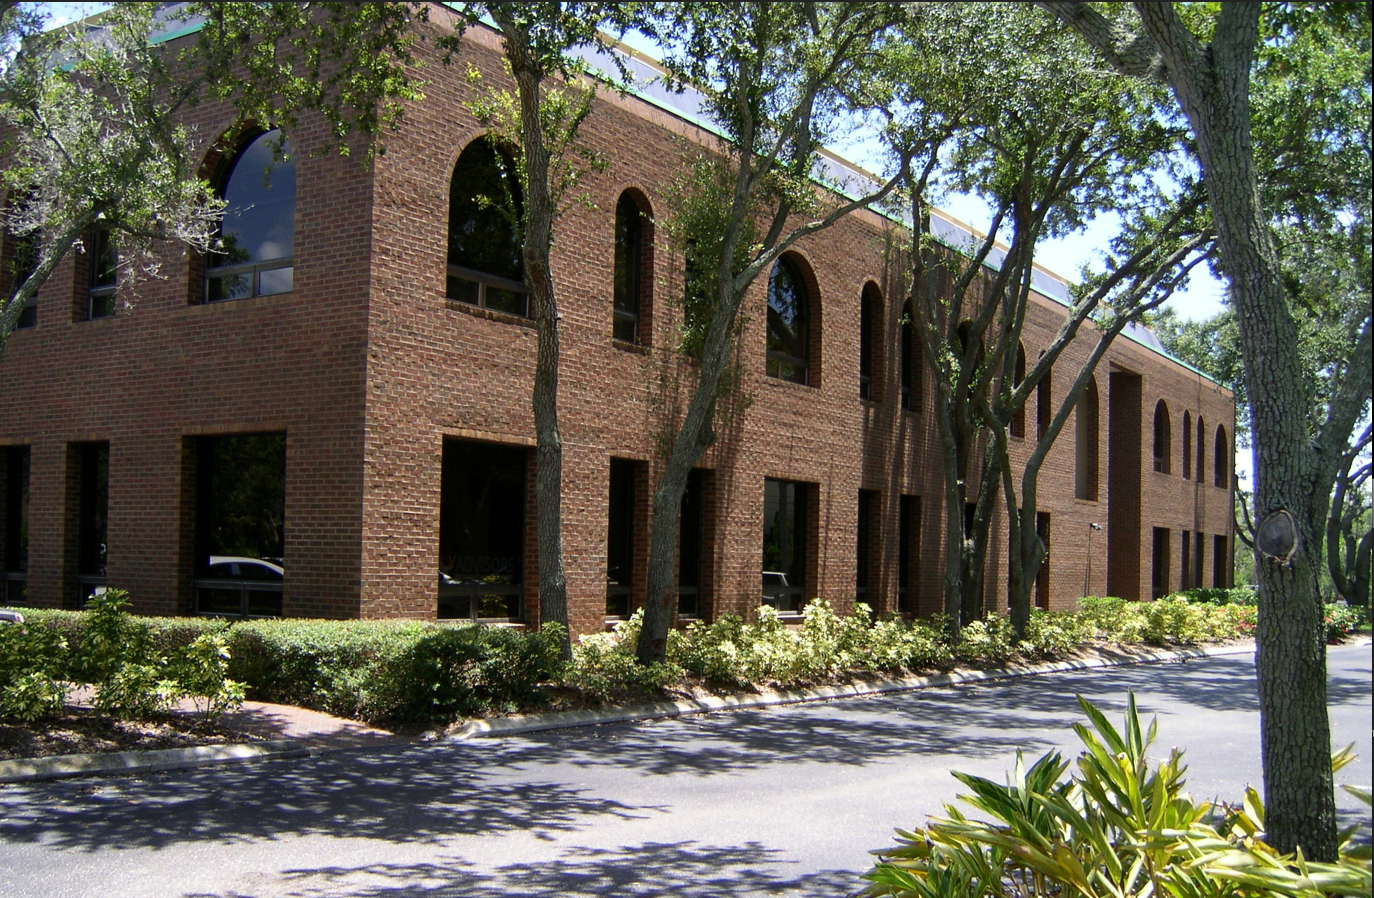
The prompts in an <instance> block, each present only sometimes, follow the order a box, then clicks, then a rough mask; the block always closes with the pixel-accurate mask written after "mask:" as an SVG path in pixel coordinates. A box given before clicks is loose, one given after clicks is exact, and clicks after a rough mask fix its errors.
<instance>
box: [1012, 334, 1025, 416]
mask: <svg viewBox="0 0 1374 898" xmlns="http://www.w3.org/2000/svg"><path fill="white" fill-rule="evenodd" d="M1025 379H1026V347H1025V345H1024V344H1022V343H1021V342H1020V341H1019V340H1018V341H1017V343H1016V369H1015V374H1014V375H1013V379H1012V382H1011V388H1012V389H1013V390H1015V389H1016V388H1017V387H1019V386H1021V381H1023V380H1025ZM1011 435H1012V436H1014V437H1016V438H1017V439H1018V440H1019V439H1024V438H1025V436H1026V404H1025V403H1024V402H1023V403H1021V404H1020V405H1018V406H1017V407H1016V410H1015V411H1013V412H1012V413H1011Z"/></svg>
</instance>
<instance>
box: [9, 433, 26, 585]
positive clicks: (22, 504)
mask: <svg viewBox="0 0 1374 898" xmlns="http://www.w3.org/2000/svg"><path fill="white" fill-rule="evenodd" d="M4 463H5V515H4V523H5V541H4V550H5V558H4V561H5V564H4V568H5V570H4V584H3V586H4V595H3V598H4V601H5V603H6V604H11V605H13V604H22V603H24V602H25V601H27V599H28V579H29V447H28V446H10V447H8V448H7V449H5V450H4Z"/></svg>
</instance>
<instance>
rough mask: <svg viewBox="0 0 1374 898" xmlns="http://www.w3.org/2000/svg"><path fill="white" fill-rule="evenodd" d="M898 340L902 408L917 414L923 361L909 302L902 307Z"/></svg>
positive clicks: (922, 380)
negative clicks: (900, 350) (899, 342)
mask: <svg viewBox="0 0 1374 898" xmlns="http://www.w3.org/2000/svg"><path fill="white" fill-rule="evenodd" d="M900 339H901V341H902V408H904V409H906V410H907V411H911V412H917V411H920V410H921V392H922V389H923V387H924V374H925V359H924V358H923V357H922V355H921V342H920V340H921V338H920V337H919V336H918V335H917V333H916V321H915V319H914V318H913V317H912V311H911V303H910V302H907V303H906V304H905V305H904V306H902V330H901V335H900Z"/></svg>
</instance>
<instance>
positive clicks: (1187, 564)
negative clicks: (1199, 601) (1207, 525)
mask: <svg viewBox="0 0 1374 898" xmlns="http://www.w3.org/2000/svg"><path fill="white" fill-rule="evenodd" d="M1182 536H1183V539H1182V540H1181V541H1180V546H1179V548H1180V549H1181V550H1182V557H1181V559H1180V560H1181V561H1182V562H1183V563H1182V564H1181V565H1180V567H1179V577H1178V588H1179V589H1180V590H1184V589H1192V588H1193V586H1194V583H1193V534H1191V533H1189V532H1188V531H1187V530H1184V531H1183V533H1182Z"/></svg>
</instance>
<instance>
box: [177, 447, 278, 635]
mask: <svg viewBox="0 0 1374 898" xmlns="http://www.w3.org/2000/svg"><path fill="white" fill-rule="evenodd" d="M197 443H198V445H197V455H196V582H195V586H196V612H197V613H199V614H223V615H231V616H241V617H249V616H252V617H268V616H278V615H280V614H281V613H282V576H283V571H282V548H283V546H284V544H285V521H286V434H284V433H255V434H243V435H236V436H222V437H202V438H201V439H199V440H198V441H197Z"/></svg>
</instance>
